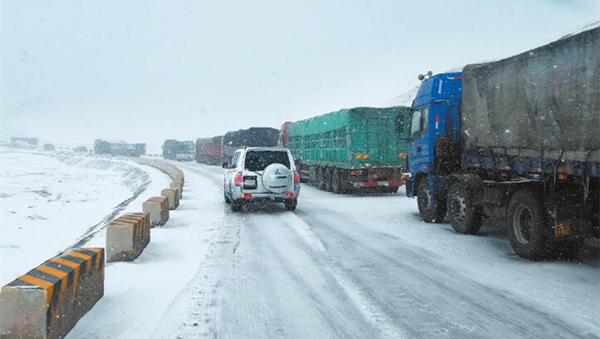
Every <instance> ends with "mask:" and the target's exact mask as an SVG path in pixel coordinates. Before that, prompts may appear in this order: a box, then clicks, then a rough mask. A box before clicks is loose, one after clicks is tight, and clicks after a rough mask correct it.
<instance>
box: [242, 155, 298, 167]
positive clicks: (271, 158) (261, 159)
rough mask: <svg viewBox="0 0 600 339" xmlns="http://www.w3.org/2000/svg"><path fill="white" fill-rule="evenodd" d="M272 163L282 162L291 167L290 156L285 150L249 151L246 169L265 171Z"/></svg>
mask: <svg viewBox="0 0 600 339" xmlns="http://www.w3.org/2000/svg"><path fill="white" fill-rule="evenodd" d="M271 164H282V165H284V166H285V167H287V168H290V158H289V156H288V153H287V152H284V151H249V152H248V153H246V166H244V167H245V168H246V170H248V171H253V172H256V171H264V169H265V168H267V166H269V165H271Z"/></svg>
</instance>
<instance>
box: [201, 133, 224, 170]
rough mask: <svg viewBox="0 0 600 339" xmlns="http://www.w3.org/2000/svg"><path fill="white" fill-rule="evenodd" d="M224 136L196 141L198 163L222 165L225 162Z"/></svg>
mask: <svg viewBox="0 0 600 339" xmlns="http://www.w3.org/2000/svg"><path fill="white" fill-rule="evenodd" d="M222 140H223V136H222V135H221V136H216V137H212V138H199V139H196V161H197V162H199V163H204V164H208V165H220V164H221V162H222V161H223V155H222V154H221V144H222Z"/></svg>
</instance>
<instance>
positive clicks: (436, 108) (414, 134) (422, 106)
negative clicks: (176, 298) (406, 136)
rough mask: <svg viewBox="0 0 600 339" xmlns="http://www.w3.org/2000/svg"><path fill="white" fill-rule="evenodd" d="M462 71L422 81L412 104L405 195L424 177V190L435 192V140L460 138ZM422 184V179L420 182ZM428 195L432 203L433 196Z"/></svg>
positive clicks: (412, 194)
mask: <svg viewBox="0 0 600 339" xmlns="http://www.w3.org/2000/svg"><path fill="white" fill-rule="evenodd" d="M461 88H462V87H461V73H444V74H437V75H434V76H431V77H429V78H427V79H425V80H424V81H423V83H422V84H421V86H420V87H419V90H418V92H417V96H416V98H415V100H414V101H413V104H412V117H411V127H410V140H409V145H408V168H409V171H410V177H409V178H407V180H406V194H407V196H408V197H415V196H416V195H417V189H418V185H419V184H420V182H421V180H422V179H424V180H426V181H427V182H426V184H427V189H425V190H424V191H426V192H427V193H428V194H429V195H430V196H435V195H436V194H437V193H436V187H440V184H441V181H443V176H441V175H437V173H436V172H437V171H436V144H437V140H447V141H448V143H454V144H457V143H459V142H460V140H459V139H460V125H459V124H460V112H459V107H460V100H461ZM458 156H459V157H460V155H458ZM423 184H424V185H425V183H423ZM421 198H427V199H429V201H430V203H431V204H432V205H433V206H435V203H436V199H433V198H431V197H421Z"/></svg>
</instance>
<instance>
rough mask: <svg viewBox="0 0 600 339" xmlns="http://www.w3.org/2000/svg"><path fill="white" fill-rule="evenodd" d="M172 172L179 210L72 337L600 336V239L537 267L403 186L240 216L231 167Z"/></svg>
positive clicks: (308, 190) (116, 274)
mask: <svg viewBox="0 0 600 339" xmlns="http://www.w3.org/2000/svg"><path fill="white" fill-rule="evenodd" d="M175 164H176V165H177V166H178V167H180V168H181V169H182V170H184V172H185V178H186V184H185V189H184V199H183V200H182V201H181V205H180V207H179V208H178V209H177V210H175V211H172V212H171V215H170V220H169V222H168V223H167V224H166V226H165V227H163V228H154V229H153V230H152V240H151V243H150V244H149V245H148V247H147V248H146V249H145V251H144V252H143V253H142V255H141V256H140V257H139V258H138V259H137V260H136V261H134V262H132V263H112V264H108V265H107V268H106V281H105V295H104V297H103V298H102V299H101V300H100V301H99V302H98V303H97V304H96V306H95V307H94V308H93V309H92V310H91V311H90V312H89V313H88V314H86V315H85V316H84V317H83V318H82V319H81V320H80V321H79V323H78V324H77V325H76V327H75V328H74V329H73V330H72V331H71V333H69V335H68V336H67V338H66V339H79V338H86V339H92V338H94V339H95V338H97V339H100V338H123V339H125V338H126V339H132V338H134V339H135V338H140V339H146V338H161V339H162V338H165V339H170V338H173V339H175V338H186V339H187V338H206V337H209V338H261V339H262V338H344V339H345V338H502V339H504V338H511V339H512V338H598V337H600V306H599V305H600V269H599V268H600V261H599V255H598V252H599V251H598V244H597V243H591V244H589V246H588V248H589V249H590V251H588V253H586V254H582V255H581V257H580V258H579V260H578V261H575V262H567V261H551V262H538V263H535V262H528V261H525V260H522V259H520V258H518V257H517V256H516V255H514V254H513V252H512V250H511V248H510V245H509V243H508V240H507V239H506V234H505V233H506V232H505V229H504V227H503V226H502V224H499V223H488V224H487V225H485V227H484V229H483V230H482V232H481V234H480V235H478V236H461V235H457V234H455V233H454V232H453V231H452V230H451V227H450V226H449V225H445V224H442V225H434V224H426V223H423V222H422V221H421V220H420V218H419V216H418V213H417V208H416V203H415V201H414V200H410V199H407V198H406V197H405V196H404V193H403V190H402V189H401V192H400V193H398V194H394V195H366V196H354V195H342V196H339V195H333V194H331V193H326V192H322V191H319V190H317V189H315V188H313V187H310V186H308V185H304V186H303V188H302V193H301V197H300V203H299V205H298V210H296V211H295V212H288V211H286V210H285V209H284V208H283V206H270V207H267V208H264V209H261V208H256V207H250V208H248V209H246V210H245V211H243V212H241V213H233V212H231V211H230V209H229V206H228V205H225V204H224V203H223V202H222V194H223V192H222V171H223V170H222V169H220V168H217V167H210V166H205V165H199V164H196V163H175ZM107 212H108V211H107ZM102 241H103V238H102V237H101V234H99V235H98V236H96V237H94V238H93V239H92V240H91V241H90V242H88V245H102Z"/></svg>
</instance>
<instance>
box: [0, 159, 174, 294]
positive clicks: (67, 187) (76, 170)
mask: <svg viewBox="0 0 600 339" xmlns="http://www.w3.org/2000/svg"><path fill="white" fill-rule="evenodd" d="M0 162H1V166H0V180H1V185H0V221H1V222H0V284H2V285H4V284H6V283H8V282H10V281H12V280H13V279H15V278H16V277H17V276H19V275H21V274H23V273H26V272H27V271H29V270H30V269H32V268H33V267H35V266H37V265H39V264H41V263H42V262H44V261H45V260H47V259H48V258H50V257H52V256H54V255H56V254H57V253H58V252H60V251H62V250H63V249H65V248H67V247H70V246H72V245H75V244H79V245H83V244H85V243H87V244H88V245H98V246H102V247H104V232H103V227H104V226H105V225H106V223H107V222H108V221H110V220H111V219H113V218H114V217H115V216H118V215H119V214H121V213H124V212H129V211H136V212H138V211H140V210H141V208H142V202H143V201H144V200H145V199H147V198H149V197H151V196H154V195H159V194H160V190H161V189H163V188H165V187H168V185H169V182H170V179H169V177H168V176H166V175H165V174H163V173H162V172H160V171H158V170H156V169H154V168H151V167H147V166H141V165H137V164H134V163H130V162H123V161H117V160H113V159H108V158H96V157H87V156H76V155H74V154H71V155H64V154H63V155H57V154H53V153H32V152H28V151H22V150H16V149H12V148H8V147H3V148H2V149H0ZM92 238H95V239H93V240H92V241H91V242H89V243H88V241H89V240H90V239H92Z"/></svg>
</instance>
